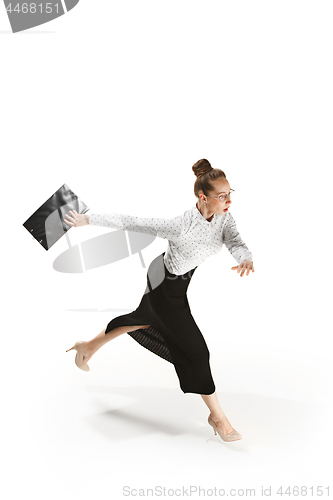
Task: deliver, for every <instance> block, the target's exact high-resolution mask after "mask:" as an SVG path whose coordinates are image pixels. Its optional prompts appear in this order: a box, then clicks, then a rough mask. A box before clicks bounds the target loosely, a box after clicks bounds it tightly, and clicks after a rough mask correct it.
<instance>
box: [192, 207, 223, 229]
mask: <svg viewBox="0 0 333 500" xmlns="http://www.w3.org/2000/svg"><path fill="white" fill-rule="evenodd" d="M193 214H194V217H195V218H196V219H197V220H198V221H199V222H201V223H202V224H204V225H205V226H207V227H210V226H212V225H214V224H215V222H216V220H217V215H216V214H214V215H213V218H212V220H211V221H210V222H209V221H208V220H207V219H205V217H204V216H203V215H202V213H201V212H199V209H198V207H197V204H195V205H194V207H193Z"/></svg>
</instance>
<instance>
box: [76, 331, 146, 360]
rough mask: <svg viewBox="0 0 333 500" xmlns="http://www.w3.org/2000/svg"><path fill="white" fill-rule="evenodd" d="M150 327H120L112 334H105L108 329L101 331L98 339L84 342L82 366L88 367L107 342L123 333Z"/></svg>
mask: <svg viewBox="0 0 333 500" xmlns="http://www.w3.org/2000/svg"><path fill="white" fill-rule="evenodd" d="M148 326H150V325H138V326H118V327H117V328H114V329H113V330H111V332H108V333H107V334H105V330H106V328H104V330H102V331H101V333H99V334H98V335H96V337H94V338H93V339H91V340H88V341H86V342H84V345H83V361H82V364H83V365H86V364H87V363H88V361H89V359H90V358H91V356H92V355H93V354H95V352H96V351H97V350H98V349H99V348H100V347H102V346H103V345H104V344H106V343H107V342H110V340H113V339H115V338H116V337H119V335H122V334H123V333H127V332H133V331H134V330H137V329H138V328H148Z"/></svg>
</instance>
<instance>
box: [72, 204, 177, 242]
mask: <svg viewBox="0 0 333 500" xmlns="http://www.w3.org/2000/svg"><path fill="white" fill-rule="evenodd" d="M70 214H71V216H68V215H67V214H66V216H65V217H67V219H66V218H65V219H64V221H65V222H66V224H69V225H71V226H73V227H80V226H85V225H87V224H89V225H90V226H106V227H111V228H113V229H127V230H128V231H136V232H138V233H148V234H153V235H155V236H159V237H160V238H165V239H170V240H175V239H177V238H178V237H179V236H180V235H181V233H182V230H183V216H182V215H179V216H178V217H174V218H172V219H162V218H156V217H152V218H148V217H136V216H134V215H126V214H118V213H108V214H105V213H103V214H95V213H92V214H78V213H77V212H76V211H75V210H74V211H71V210H70Z"/></svg>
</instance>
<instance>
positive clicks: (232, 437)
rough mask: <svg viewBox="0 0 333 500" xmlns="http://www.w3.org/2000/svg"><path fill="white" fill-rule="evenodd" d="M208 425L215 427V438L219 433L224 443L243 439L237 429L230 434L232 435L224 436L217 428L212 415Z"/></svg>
mask: <svg viewBox="0 0 333 500" xmlns="http://www.w3.org/2000/svg"><path fill="white" fill-rule="evenodd" d="M208 423H209V424H210V425H211V426H212V427H213V429H214V432H215V436H216V431H217V432H218V434H219V436H220V437H221V438H222V439H223V441H238V439H242V436H241V434H239V432H237V431H236V430H235V429H234V430H233V431H232V432H230V434H222V432H221V431H220V430H219V429H218V428H217V426H216V424H215V422H214V420H213V419H212V417H211V414H209V417H208Z"/></svg>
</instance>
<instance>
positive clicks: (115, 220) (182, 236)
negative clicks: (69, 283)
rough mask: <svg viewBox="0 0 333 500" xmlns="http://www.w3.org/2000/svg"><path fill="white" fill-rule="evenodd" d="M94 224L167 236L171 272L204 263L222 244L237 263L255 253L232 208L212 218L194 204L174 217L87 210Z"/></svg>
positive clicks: (181, 271)
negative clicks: (146, 216)
mask: <svg viewBox="0 0 333 500" xmlns="http://www.w3.org/2000/svg"><path fill="white" fill-rule="evenodd" d="M87 215H88V218H89V224H90V225H92V226H107V227H111V228H113V229H126V230H128V231H136V232H139V233H147V234H152V235H155V236H159V237H160V238H165V239H167V240H168V247H167V250H166V252H165V255H164V262H165V266H166V268H167V269H168V271H169V272H170V273H172V274H177V275H181V274H185V273H187V272H188V271H190V270H191V269H193V268H194V267H196V266H198V265H199V264H201V263H202V262H203V261H204V260H205V259H206V258H207V257H209V256H210V255H214V254H215V253H217V252H219V251H220V250H221V249H222V246H223V244H225V246H226V247H227V249H228V250H229V252H230V253H231V255H232V256H233V257H234V258H235V260H236V261H237V263H238V264H240V263H241V262H242V260H244V259H249V260H253V259H252V254H251V252H250V251H249V249H248V248H247V246H246V245H245V243H244V242H243V241H242V239H241V237H240V234H239V232H238V231H237V227H236V223H235V220H234V218H233V216H232V215H231V213H230V212H227V213H225V214H223V215H219V214H214V216H213V218H212V220H211V222H208V221H207V220H206V219H205V217H204V216H203V215H202V214H201V213H200V212H199V210H198V208H197V206H196V205H195V206H194V207H193V208H191V209H190V210H187V211H186V212H184V214H183V215H179V216H177V217H174V218H172V219H161V218H144V217H136V216H133V215H122V214H118V213H110V214H97V213H96V214H95V213H92V214H87Z"/></svg>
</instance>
